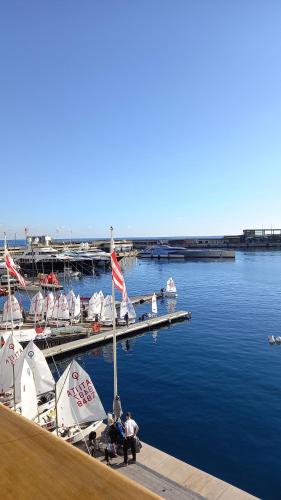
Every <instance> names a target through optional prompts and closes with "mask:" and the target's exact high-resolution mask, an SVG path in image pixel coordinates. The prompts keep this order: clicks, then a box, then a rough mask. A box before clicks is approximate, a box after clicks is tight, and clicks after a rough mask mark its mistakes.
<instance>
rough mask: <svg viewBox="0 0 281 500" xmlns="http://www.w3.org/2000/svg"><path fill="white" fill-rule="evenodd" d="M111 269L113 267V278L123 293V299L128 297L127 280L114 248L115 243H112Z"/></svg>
mask: <svg viewBox="0 0 281 500" xmlns="http://www.w3.org/2000/svg"><path fill="white" fill-rule="evenodd" d="M111 269H112V280H113V282H114V285H115V286H116V288H118V290H119V291H120V292H121V293H122V299H123V300H126V299H127V290H126V284H125V280H124V277H123V274H122V271H121V267H120V266H119V263H118V260H117V256H116V252H115V249H114V243H113V244H112V252H111Z"/></svg>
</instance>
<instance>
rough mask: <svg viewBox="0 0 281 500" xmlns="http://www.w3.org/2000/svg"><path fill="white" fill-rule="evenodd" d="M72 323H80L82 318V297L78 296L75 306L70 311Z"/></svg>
mask: <svg viewBox="0 0 281 500" xmlns="http://www.w3.org/2000/svg"><path fill="white" fill-rule="evenodd" d="M70 318H71V323H79V321H80V318H81V300H80V295H77V297H75V300H74V304H73V306H72V308H71V309H70Z"/></svg>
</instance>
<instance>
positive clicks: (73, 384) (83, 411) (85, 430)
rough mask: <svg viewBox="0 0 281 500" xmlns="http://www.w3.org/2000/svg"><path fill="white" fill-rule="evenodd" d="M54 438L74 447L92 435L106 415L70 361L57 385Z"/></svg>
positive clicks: (89, 383)
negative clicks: (57, 436)
mask: <svg viewBox="0 0 281 500" xmlns="http://www.w3.org/2000/svg"><path fill="white" fill-rule="evenodd" d="M56 413H57V416H56V420H57V429H56V431H53V432H57V434H58V435H59V436H60V437H62V438H63V439H64V440H65V441H67V442H69V443H72V444H73V443H77V442H78V441H81V440H82V439H84V438H86V437H87V436H88V435H89V434H90V432H92V431H95V430H96V429H97V428H98V427H99V426H100V424H101V423H102V420H103V419H105V418H106V413H105V411H104V408H103V406H102V403H101V401H100V398H99V396H98V393H97V391H96V389H95V387H94V384H93V382H92V380H91V378H90V376H89V375H88V373H87V372H86V371H85V370H83V368H82V367H81V366H80V365H79V364H78V363H77V361H75V360H73V361H72V362H71V363H70V365H68V366H67V368H66V369H65V371H64V372H63V374H62V376H61V377H60V379H59V380H58V382H57V384H56Z"/></svg>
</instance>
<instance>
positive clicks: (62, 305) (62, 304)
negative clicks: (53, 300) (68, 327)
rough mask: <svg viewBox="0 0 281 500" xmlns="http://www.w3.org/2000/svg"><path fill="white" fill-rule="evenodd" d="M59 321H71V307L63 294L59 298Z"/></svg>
mask: <svg viewBox="0 0 281 500" xmlns="http://www.w3.org/2000/svg"><path fill="white" fill-rule="evenodd" d="M57 317H58V319H64V320H65V319H69V306H68V302H67V298H66V296H65V295H64V294H63V293H62V294H61V296H60V297H59V298H58V316H57Z"/></svg>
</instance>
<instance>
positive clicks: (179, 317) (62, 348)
mask: <svg viewBox="0 0 281 500" xmlns="http://www.w3.org/2000/svg"><path fill="white" fill-rule="evenodd" d="M186 319H191V312H188V311H177V312H174V313H170V314H164V315H163V316H156V317H155V318H150V319H147V320H145V321H139V322H137V323H134V324H132V325H129V326H126V327H117V328H116V337H117V338H122V337H127V336H129V335H135V334H137V333H140V332H143V331H146V330H153V329H155V328H157V327H159V326H164V325H170V324H171V323H174V322H176V321H183V320H186ZM112 339H113V329H110V330H109V331H103V332H101V333H97V334H95V335H91V336H90V337H86V338H82V339H78V340H74V341H72V342H66V343H65V344H61V345H57V346H53V347H50V348H48V349H44V350H43V353H44V356H45V357H46V358H52V357H56V356H63V355H65V354H67V353H70V352H74V351H80V350H83V349H87V348H89V347H92V346H98V345H101V344H105V343H106V342H110V341H112Z"/></svg>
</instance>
